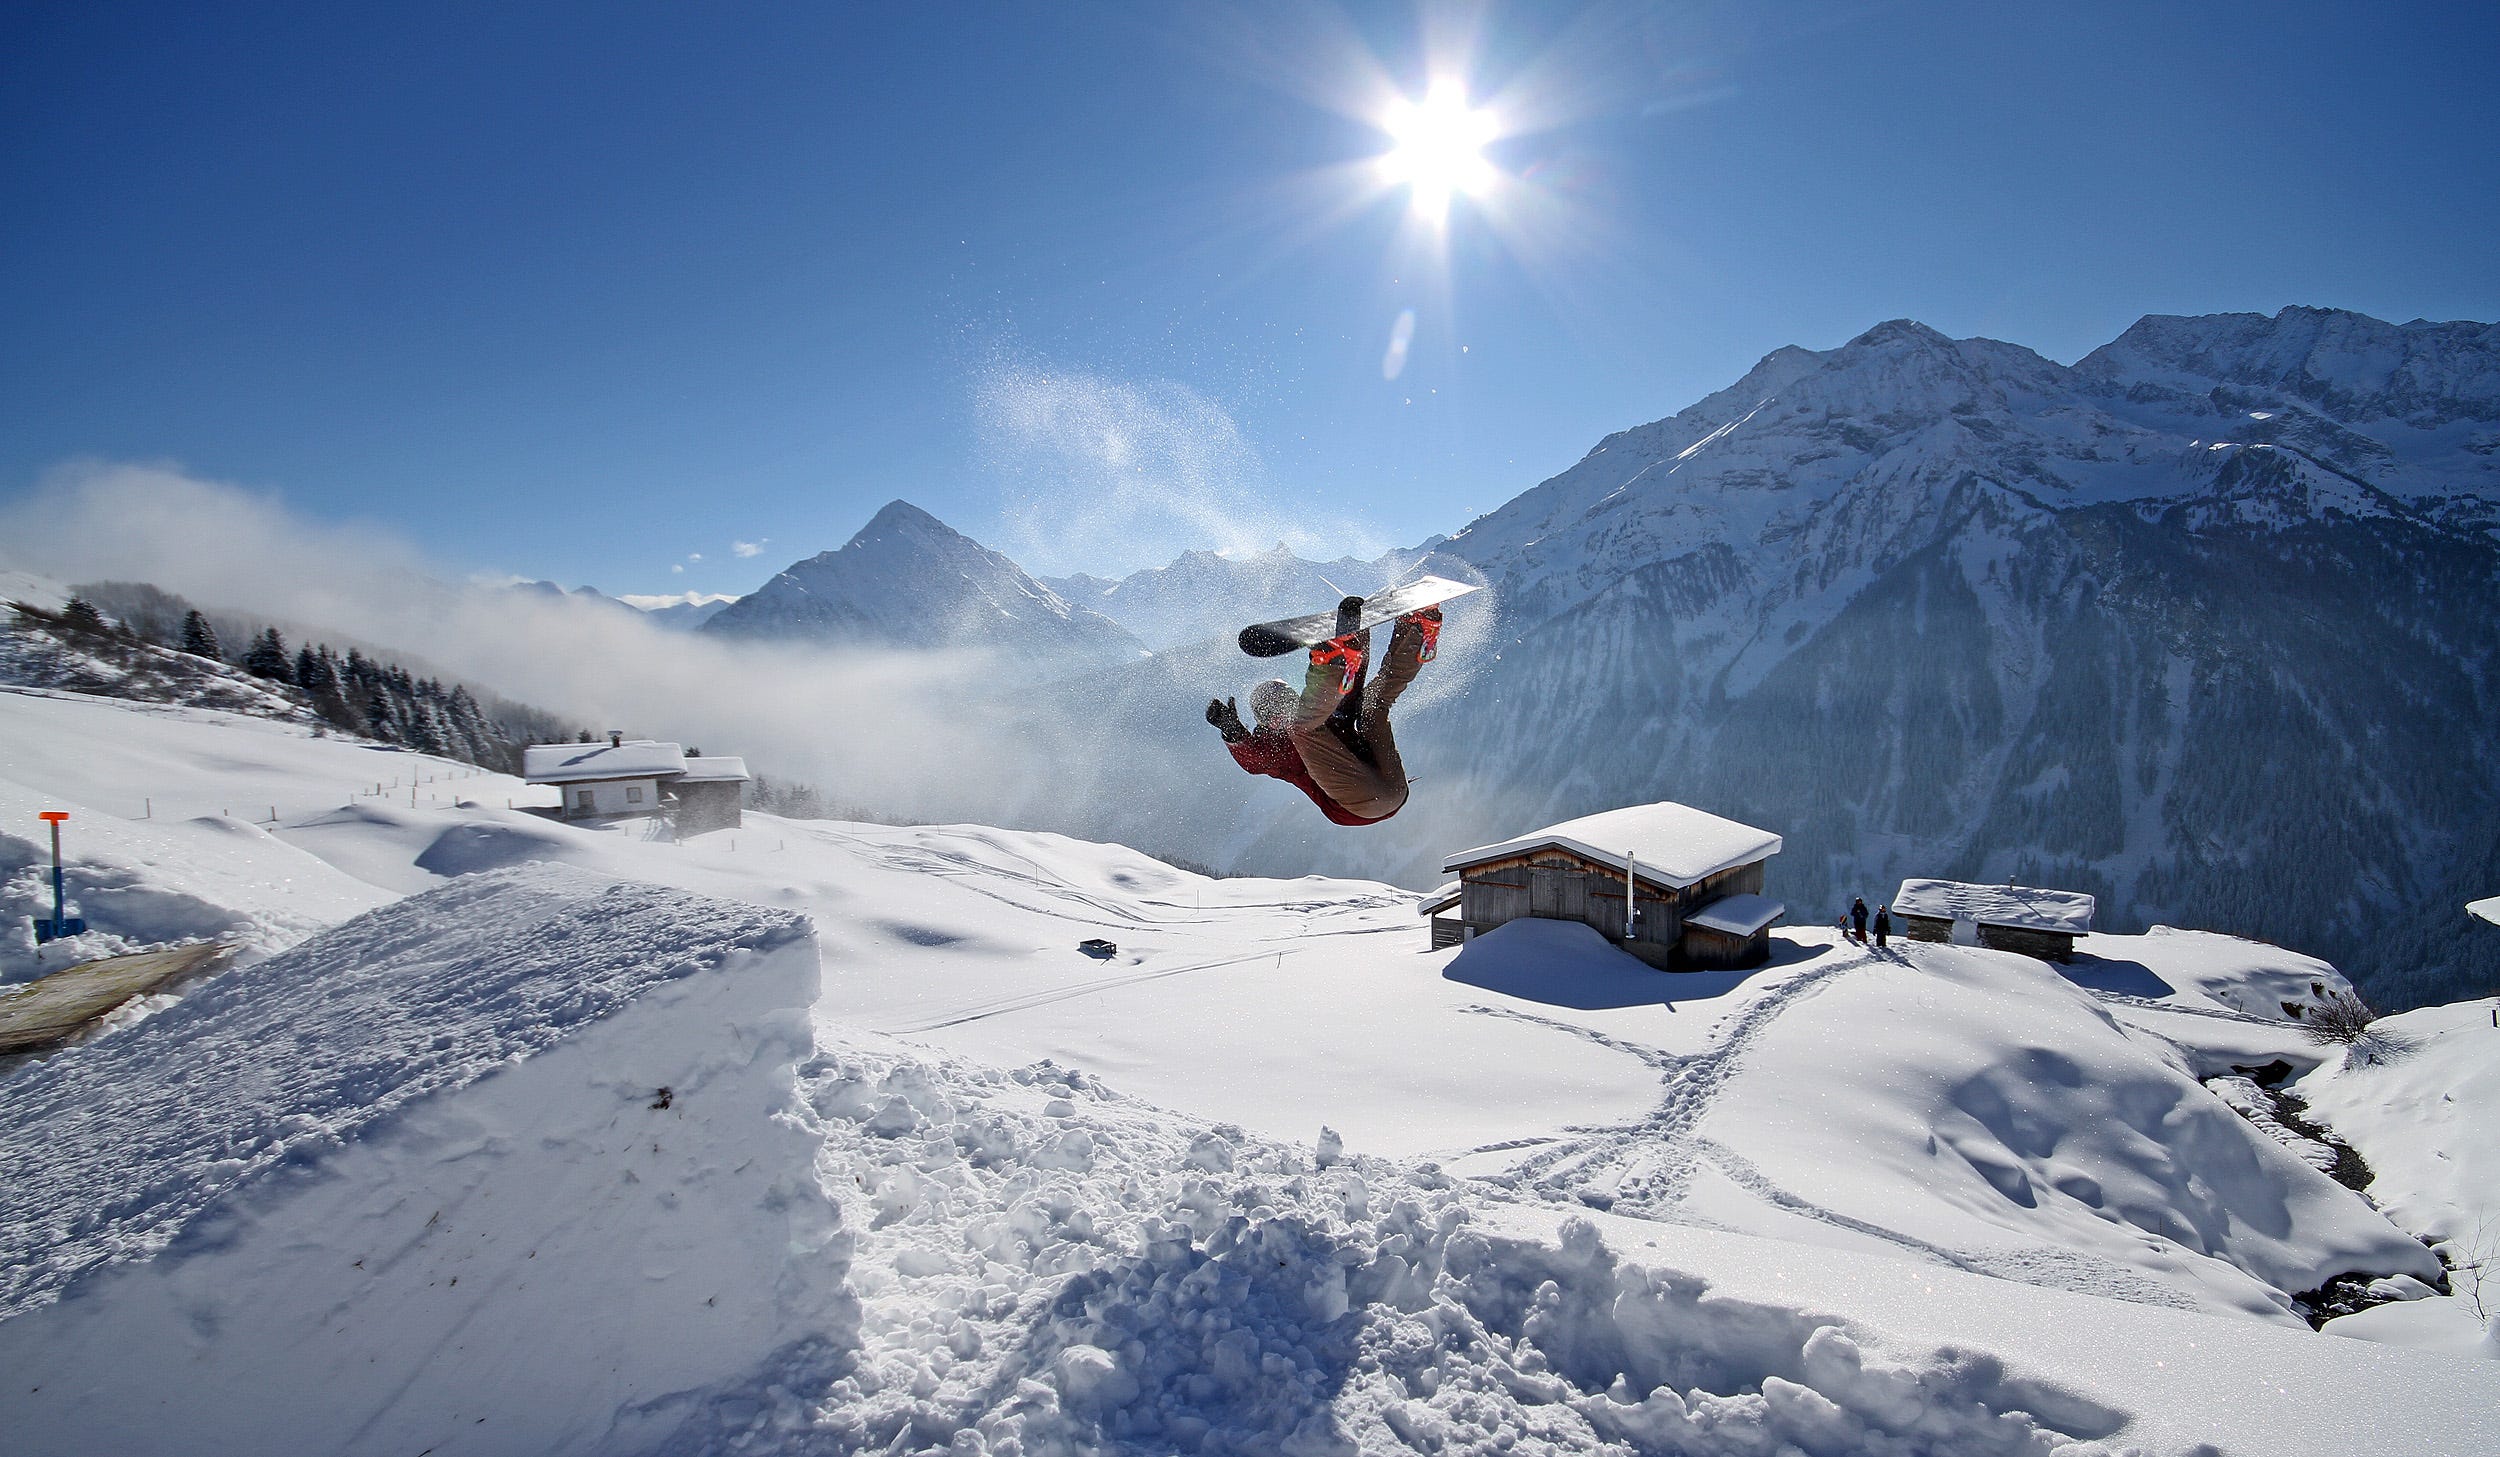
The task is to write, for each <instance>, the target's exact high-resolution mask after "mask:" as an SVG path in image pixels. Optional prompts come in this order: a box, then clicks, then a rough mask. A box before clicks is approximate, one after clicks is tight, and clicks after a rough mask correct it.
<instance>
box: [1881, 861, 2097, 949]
mask: <svg viewBox="0 0 2500 1457" xmlns="http://www.w3.org/2000/svg"><path fill="white" fill-rule="evenodd" d="M2094 909H2095V906H2094V902H2093V900H2092V897H2090V896H2088V895H2085V894H2084V893H2083V892H2081V891H2078V890H2043V889H2041V888H2039V887H2037V886H2029V885H1972V884H1969V883H1966V882H1964V881H1959V880H1905V881H1903V882H1901V889H1900V890H1899V891H1897V892H1895V893H1894V895H1893V898H1892V913H1893V914H1894V915H1895V916H1898V917H1900V918H1901V921H1902V934H1903V935H1906V936H1908V937H1909V938H1910V939H1911V940H1913V941H1952V940H1955V939H1957V938H1956V936H1955V934H1954V927H1955V924H1956V923H1957V922H1958V923H1960V924H1961V925H1962V926H1963V927H1965V928H1967V929H1966V930H1965V931H1964V932H1963V936H1964V937H1965V938H1967V941H1968V944H1972V945H1979V946H1986V947H1989V948H1992V949H1994V950H1997V951H2018V952H2021V953H2022V954H2023V955H2025V956H2037V957H2039V958H2040V959H2041V960H2043V961H2064V960H2067V959H2068V958H2070V957H2072V956H2073V955H2074V954H2075V938H2076V937H2077V936H2081V935H2084V934H2086V933H2088V932H2089V931H2091V929H2092V912H2093V910H2094Z"/></svg>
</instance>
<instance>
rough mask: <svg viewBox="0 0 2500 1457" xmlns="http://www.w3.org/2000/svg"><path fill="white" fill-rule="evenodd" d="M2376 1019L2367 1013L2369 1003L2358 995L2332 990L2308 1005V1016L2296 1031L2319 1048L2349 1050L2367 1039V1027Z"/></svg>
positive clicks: (2337, 988) (2368, 1028) (2341, 990)
mask: <svg viewBox="0 0 2500 1457" xmlns="http://www.w3.org/2000/svg"><path fill="white" fill-rule="evenodd" d="M2377 1020H2378V1013H2376V1012H2373V1011H2371V1010H2370V1005H2369V1003H2367V1002H2364V1001H2363V1000H2361V997H2360V995H2359V994H2358V993H2356V992H2348V991H2345V990H2344V989H2343V988H2341V987H2336V988H2333V989H2331V990H2328V991H2326V992H2325V993H2324V995H2322V996H2320V997H2319V999H2318V1000H2317V1001H2316V1002H2315V1003H2314V1004H2312V1005H2311V1006H2310V1008H2309V1010H2308V1015H2306V1016H2305V1017H2303V1018H2302V1019H2301V1023H2300V1031H2301V1035H2302V1036H2303V1037H2306V1038H2308V1039H2309V1040H2310V1041H2311V1042H2315V1043H2317V1044H2319V1045H2320V1046H2328V1045H2340V1046H2344V1047H2350V1046H2352V1045H2353V1044H2355V1043H2357V1042H2359V1041H2361V1039H2363V1038H2364V1037H2367V1036H2368V1035H2369V1034H2370V1024H2371V1023H2373V1022H2375V1021H2377Z"/></svg>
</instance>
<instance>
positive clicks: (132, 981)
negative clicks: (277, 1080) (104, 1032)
mask: <svg viewBox="0 0 2500 1457" xmlns="http://www.w3.org/2000/svg"><path fill="white" fill-rule="evenodd" d="M233 955H234V948H233V947H232V946H229V945H226V944H225V943H223V942H218V941H208V942H202V943H200V944H198V945H194V946H175V947H170V948H168V949H166V950H163V951H138V952H133V953H131V954H130V955H128V956H107V957H104V958H102V959H101V960H97V961H86V962H81V963H79V964H78V965H76V966H72V967H68V968H66V969H64V970H61V971H56V972H54V973H52V974H51V975H50V976H47V977H45V978H43V979H42V980H40V981H34V982H29V983H27V984H26V985H25V986H23V987H20V988H18V989H17V990H16V991H14V992H11V993H8V994H7V995H5V996H0V1052H32V1051H35V1050H38V1049H40V1048H44V1047H49V1046H51V1045H52V1044H54V1043H56V1042H64V1041H67V1040H68V1039H69V1038H71V1037H74V1036H76V1035H77V1034H78V1033H79V1032H80V1031H81V1030H83V1029H84V1028H85V1027H86V1026H87V1025H88V1024H90V1023H92V1022H94V1021H95V1020H96V1019H98V1018H100V1017H102V1016H104V1015H105V1014H106V1013H108V1012H111V1011H112V1010H113V1009H115V1008H116V1007H119V1006H120V1005H121V1004H122V1003H124V1002H127V1001H129V1000H130V999H131V998H132V997H139V996H145V995H147V994H148V993H150V992H153V991H155V990H157V989H158V988H160V987H162V986H164V985H165V984H166V983H168V982H171V981H174V980H177V979H179V978H181V977H186V976H190V975H193V974H195V973H198V972H203V971H208V970H212V969H214V966H215V964H217V963H221V962H223V961H225V960H227V959H228V958H230V957H232V956H233Z"/></svg>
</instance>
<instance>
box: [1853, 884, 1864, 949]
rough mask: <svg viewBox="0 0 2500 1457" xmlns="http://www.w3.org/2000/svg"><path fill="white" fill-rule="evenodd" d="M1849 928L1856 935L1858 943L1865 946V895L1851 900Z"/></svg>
mask: <svg viewBox="0 0 2500 1457" xmlns="http://www.w3.org/2000/svg"><path fill="white" fill-rule="evenodd" d="M1849 929H1850V931H1851V933H1852V934H1853V935H1854V936H1855V937H1856V940H1857V943H1858V944H1859V945H1860V946H1864V945H1865V944H1866V897H1864V896H1858V897H1856V898H1854V899H1852V900H1851V901H1850V902H1849Z"/></svg>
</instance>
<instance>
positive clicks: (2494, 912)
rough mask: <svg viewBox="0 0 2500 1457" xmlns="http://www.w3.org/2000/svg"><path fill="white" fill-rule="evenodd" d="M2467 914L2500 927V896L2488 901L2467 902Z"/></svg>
mask: <svg viewBox="0 0 2500 1457" xmlns="http://www.w3.org/2000/svg"><path fill="white" fill-rule="evenodd" d="M2465 913H2466V914H2467V915H2469V916H2480V917H2482V918H2483V919H2484V920H2486V921H2489V922H2491V923H2492V924H2493V925H2495V926H2500V895H2495V896H2493V897H2491V898H2490V899H2488V900H2478V901H2467V902H2466V903H2465Z"/></svg>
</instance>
